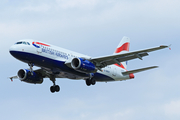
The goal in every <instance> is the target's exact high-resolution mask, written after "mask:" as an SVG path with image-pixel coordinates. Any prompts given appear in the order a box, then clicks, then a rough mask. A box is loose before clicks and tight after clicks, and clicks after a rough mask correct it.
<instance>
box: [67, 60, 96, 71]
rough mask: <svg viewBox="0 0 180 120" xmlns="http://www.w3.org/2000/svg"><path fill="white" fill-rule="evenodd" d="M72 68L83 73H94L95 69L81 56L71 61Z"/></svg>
mask: <svg viewBox="0 0 180 120" xmlns="http://www.w3.org/2000/svg"><path fill="white" fill-rule="evenodd" d="M71 66H72V68H73V69H75V70H77V71H79V72H83V73H95V72H97V69H96V67H95V65H94V64H93V63H91V62H90V61H88V60H85V59H82V58H74V59H73V60H72V62H71Z"/></svg>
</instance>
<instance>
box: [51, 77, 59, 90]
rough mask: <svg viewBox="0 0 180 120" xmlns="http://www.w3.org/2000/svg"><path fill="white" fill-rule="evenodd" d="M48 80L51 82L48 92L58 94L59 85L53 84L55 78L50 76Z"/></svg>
mask: <svg viewBox="0 0 180 120" xmlns="http://www.w3.org/2000/svg"><path fill="white" fill-rule="evenodd" d="M50 80H51V81H52V82H53V86H51V87H50V91H51V92H52V93H54V92H59V91H60V87H59V85H56V83H55V81H56V79H55V77H54V76H51V77H50Z"/></svg>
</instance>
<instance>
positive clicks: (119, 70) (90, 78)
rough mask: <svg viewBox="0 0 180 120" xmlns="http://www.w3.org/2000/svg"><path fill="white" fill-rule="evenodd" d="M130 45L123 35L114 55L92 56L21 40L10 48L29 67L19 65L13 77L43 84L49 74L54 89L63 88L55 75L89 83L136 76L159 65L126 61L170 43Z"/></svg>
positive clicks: (29, 40)
mask: <svg viewBox="0 0 180 120" xmlns="http://www.w3.org/2000/svg"><path fill="white" fill-rule="evenodd" d="M129 45H130V39H129V38H128V37H123V38H122V40H121V42H120V43H119V45H118V47H117V48H116V50H115V51H114V53H113V54H112V55H107V56H102V57H90V56H87V55H83V54H80V53H77V52H74V51H70V50H67V49H63V48H60V47H57V46H54V45H51V44H48V43H44V42H40V41H36V40H31V39H24V40H20V41H18V42H16V43H15V44H14V45H13V46H11V47H10V49H9V52H10V54H11V55H12V56H13V57H15V58H16V59H18V60H20V61H22V62H25V63H27V64H28V65H29V69H20V70H19V71H18V73H17V76H13V77H10V79H11V80H13V79H19V80H21V81H23V82H26V83H33V84H41V83H43V79H44V78H49V79H50V80H51V81H52V82H53V85H52V86H51V87H50V91H51V92H52V93H54V92H59V91H60V87H59V85H56V83H55V81H56V78H68V79H73V80H80V79H83V80H85V83H86V85H87V86H90V85H95V84H96V82H110V81H122V80H127V79H133V78H134V73H137V72H142V71H145V70H149V69H153V68H157V66H152V67H146V68H141V69H136V70H130V71H128V70H127V61H129V60H133V59H140V60H142V58H143V57H144V56H148V53H149V52H152V51H156V50H160V49H164V48H167V47H168V46H164V45H162V46H159V47H154V48H150V49H144V50H137V51H132V52H129ZM33 66H38V67H40V69H37V70H33Z"/></svg>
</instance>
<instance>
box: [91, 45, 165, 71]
mask: <svg viewBox="0 0 180 120" xmlns="http://www.w3.org/2000/svg"><path fill="white" fill-rule="evenodd" d="M167 47H168V46H164V45H162V46H159V47H154V48H150V49H145V50H138V51H134V52H128V53H124V54H117V55H109V56H103V57H96V58H92V59H88V60H89V61H90V62H92V63H94V64H95V66H96V67H97V68H98V69H101V68H103V67H106V66H107V65H112V64H119V65H120V62H124V61H128V60H132V59H136V58H139V59H141V60H142V57H144V56H147V55H148V53H149V52H152V51H156V50H160V49H164V48H167Z"/></svg>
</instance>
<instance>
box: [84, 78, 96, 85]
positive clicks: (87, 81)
mask: <svg viewBox="0 0 180 120" xmlns="http://www.w3.org/2000/svg"><path fill="white" fill-rule="evenodd" d="M95 84H96V80H95V79H93V78H91V79H86V85H87V86H90V85H95Z"/></svg>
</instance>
